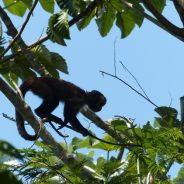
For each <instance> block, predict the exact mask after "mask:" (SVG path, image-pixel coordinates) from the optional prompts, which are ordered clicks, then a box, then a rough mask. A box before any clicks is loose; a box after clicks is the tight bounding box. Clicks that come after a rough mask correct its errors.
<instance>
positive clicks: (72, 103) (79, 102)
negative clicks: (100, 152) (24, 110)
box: [16, 77, 135, 146]
mask: <svg viewBox="0 0 184 184" xmlns="http://www.w3.org/2000/svg"><path fill="white" fill-rule="evenodd" d="M29 90H30V91H32V92H33V93H34V94H35V95H37V96H39V97H41V98H42V99H43V102H42V103H41V105H40V106H39V107H38V108H36V109H35V113H36V114H37V115H38V116H39V117H40V118H42V119H46V120H47V121H53V122H56V123H59V124H60V125H61V127H64V126H65V125H66V124H67V123H70V124H71V126H72V127H73V128H74V129H76V130H79V132H81V133H82V134H83V136H88V135H89V136H91V137H93V138H96V139H98V140H100V141H102V142H105V143H108V144H113V145H123V144H116V143H110V142H107V141H104V140H101V139H99V138H97V137H96V136H94V135H93V134H91V133H90V132H89V131H88V130H87V129H86V128H84V127H83V126H82V125H81V123H80V122H79V120H78V119H77V117H76V115H77V113H78V112H79V111H80V109H81V108H82V107H83V106H84V105H88V107H89V108H90V109H91V110H92V111H94V112H98V111H100V110H101V109H102V107H103V106H104V105H105V104H106V98H105V97H104V95H103V94H102V93H100V92H99V91H96V90H93V91H91V92H86V91H84V90H83V89H81V88H79V87H78V86H76V85H74V84H72V83H70V82H67V81H64V80H60V79H56V78H53V77H35V78H31V79H29V80H27V81H25V82H24V83H23V84H22V85H21V86H20V91H21V92H22V95H23V97H24V96H25V94H26V92H27V91H29ZM59 102H64V122H63V121H62V119H61V118H58V117H57V116H55V115H53V114H51V112H52V111H53V110H54V109H55V108H56V107H57V106H58V105H59ZM16 122H17V127H18V131H19V133H20V135H21V136H22V137H23V138H24V139H26V140H36V138H37V135H29V134H28V133H27V131H26V129H25V126H24V119H23V117H22V116H21V114H20V113H19V112H18V111H16ZM123 146H135V145H133V144H126V145H125V144H124V145H123Z"/></svg>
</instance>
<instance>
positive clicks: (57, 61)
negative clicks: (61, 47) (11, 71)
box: [51, 52, 68, 74]
mask: <svg viewBox="0 0 184 184" xmlns="http://www.w3.org/2000/svg"><path fill="white" fill-rule="evenodd" d="M51 62H52V64H53V66H54V67H55V68H56V69H57V70H59V71H61V72H63V73H65V74H68V67H67V64H66V61H65V59H64V58H63V57H62V56H61V55H59V54H58V53H55V52H51Z"/></svg>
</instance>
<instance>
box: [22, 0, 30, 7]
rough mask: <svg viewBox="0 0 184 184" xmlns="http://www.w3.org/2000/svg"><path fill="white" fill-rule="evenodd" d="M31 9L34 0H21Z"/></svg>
mask: <svg viewBox="0 0 184 184" xmlns="http://www.w3.org/2000/svg"><path fill="white" fill-rule="evenodd" d="M21 1H22V2H23V3H24V4H25V5H26V6H27V7H28V8H29V9H30V8H31V7H32V3H33V0H21Z"/></svg>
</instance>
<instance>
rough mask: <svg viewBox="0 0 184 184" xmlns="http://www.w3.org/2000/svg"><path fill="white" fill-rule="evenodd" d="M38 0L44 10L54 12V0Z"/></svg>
mask: <svg viewBox="0 0 184 184" xmlns="http://www.w3.org/2000/svg"><path fill="white" fill-rule="evenodd" d="M39 2H40V4H41V6H42V8H43V9H44V10H45V11H47V12H49V13H54V0H39Z"/></svg>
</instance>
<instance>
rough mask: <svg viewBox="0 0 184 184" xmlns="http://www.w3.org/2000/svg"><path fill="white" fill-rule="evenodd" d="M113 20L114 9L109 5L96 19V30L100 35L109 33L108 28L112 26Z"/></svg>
mask: <svg viewBox="0 0 184 184" xmlns="http://www.w3.org/2000/svg"><path fill="white" fill-rule="evenodd" d="M114 20H115V11H114V9H113V8H111V7H109V8H108V9H107V10H106V11H105V12H104V13H103V15H102V16H101V17H100V18H98V19H96V23H97V25H98V30H99V32H100V34H101V36H103V37H104V36H106V35H107V34H108V33H109V31H110V29H111V28H112V26H113V22H114Z"/></svg>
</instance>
